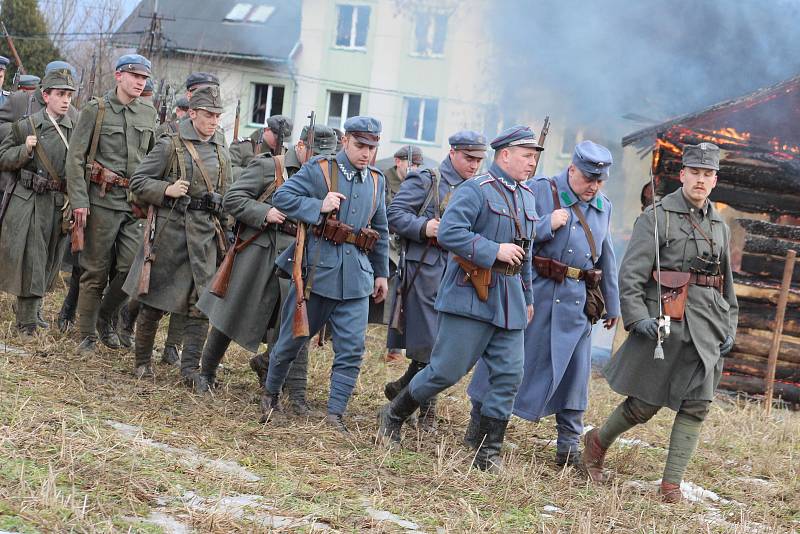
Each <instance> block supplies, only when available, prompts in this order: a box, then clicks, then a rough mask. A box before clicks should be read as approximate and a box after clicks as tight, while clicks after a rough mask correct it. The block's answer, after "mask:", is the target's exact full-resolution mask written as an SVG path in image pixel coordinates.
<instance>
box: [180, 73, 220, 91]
mask: <svg viewBox="0 0 800 534" xmlns="http://www.w3.org/2000/svg"><path fill="white" fill-rule="evenodd" d="M198 85H216V86H217V87H219V78H217V77H216V76H214V75H213V74H211V73H210V72H193V73H191V74H190V75H189V77H188V78H186V90H187V91H191V90H193V89H194V88H197V86H198Z"/></svg>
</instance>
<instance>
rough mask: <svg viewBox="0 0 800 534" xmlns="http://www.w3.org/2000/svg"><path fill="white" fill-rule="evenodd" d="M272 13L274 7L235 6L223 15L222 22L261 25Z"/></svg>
mask: <svg viewBox="0 0 800 534" xmlns="http://www.w3.org/2000/svg"><path fill="white" fill-rule="evenodd" d="M273 11H275V7H274V6H265V5H257V6H255V7H253V4H236V5H235V6H233V8H232V9H231V10H230V11H229V12H228V14H227V15H225V18H224V19H223V20H224V21H225V22H256V23H259V24H263V23H264V22H266V21H267V19H268V18H269V16H270V15H272V13H273Z"/></svg>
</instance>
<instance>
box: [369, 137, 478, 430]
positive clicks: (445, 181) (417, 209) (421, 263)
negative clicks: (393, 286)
mask: <svg viewBox="0 0 800 534" xmlns="http://www.w3.org/2000/svg"><path fill="white" fill-rule="evenodd" d="M449 142H450V153H449V154H448V155H447V157H446V158H445V159H444V161H442V164H441V165H440V166H439V168H438V169H422V170H420V171H411V172H410V173H409V174H408V176H407V177H406V178H405V179H404V180H403V182H402V184H401V185H400V189H399V191H398V192H397V194H396V195H395V196H394V200H392V203H391V204H390V205H389V208H388V209H387V210H386V217H387V219H388V220H389V229H390V230H392V231H393V232H396V233H397V234H398V235H399V236H401V237H402V238H403V241H402V242H401V246H404V247H406V251H405V272H404V273H403V280H402V281H401V282H400V284H401V287H400V293H399V294H398V293H397V292H395V293H394V294H393V301H392V317H395V316H397V318H398V322H399V324H397V325H394V324H391V325H390V328H389V333H388V336H387V340H386V345H387V346H388V347H402V348H404V349H406V357H407V358H408V359H409V360H410V361H409V362H408V368H407V369H406V372H405V373H404V374H403V375H402V376H401V377H400V378H398V379H397V380H395V381H394V382H389V383H388V384H386V386H385V387H384V388H383V392H384V394H385V395H386V398H387V399H389V400H392V399H394V398H395V397H396V396H397V394H398V393H400V391H401V390H402V389H403V388H404V387H406V386H407V385H408V383H409V382H411V379H412V378H414V376H415V375H416V374H417V373H418V372H419V371H420V370H422V369H423V368H424V367H425V366H426V365H427V364H428V362H429V361H430V356H431V350H432V349H433V345H434V342H435V341H436V331H437V312H436V310H435V309H434V303H435V302H436V294H437V292H438V291H439V285H440V284H441V282H442V276H444V270H445V267H446V266H447V251H445V250H444V249H442V248H441V246H440V245H439V243H438V241H437V240H436V238H437V236H438V235H439V221H440V220H441V217H442V214H443V213H444V210H445V207H446V206H447V204H448V202H449V201H450V198H451V195H453V194H454V193H455V191H456V188H457V187H459V186H461V184H462V183H464V181H465V180H468V179H469V178H472V177H473V176H474V175H475V173H476V172H477V171H478V169H479V168H480V166H481V162H482V161H483V158H484V157H486V138H485V137H484V136H483V135H482V134H480V133H478V132H473V131H469V130H464V131H461V132H457V133H455V134H453V135H451V136H450V138H449ZM421 156H422V154H421V152H420V159H421ZM398 301H400V302H399V303H398ZM398 305H399V306H401V308H402V313H401V310H397V309H396V308H397V306H398ZM419 412H420V417H419V427H420V428H421V429H422V430H426V431H433V430H435V429H436V396H433V397H431V398H430V399H429V400H428V401H427V402H425V403H422V404H420V408H419Z"/></svg>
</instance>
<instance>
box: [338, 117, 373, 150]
mask: <svg viewBox="0 0 800 534" xmlns="http://www.w3.org/2000/svg"><path fill="white" fill-rule="evenodd" d="M344 131H345V132H347V134H348V135H352V136H353V137H355V138H356V139H358V140H359V141H360V142H361V143H364V144H365V145H369V146H378V142H379V141H380V140H381V135H380V133H381V121H379V120H378V119H376V118H374V117H365V116H362V115H359V116H356V117H350V118H349V119H347V120H346V121H345V123H344Z"/></svg>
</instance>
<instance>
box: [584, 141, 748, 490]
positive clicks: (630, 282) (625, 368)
mask: <svg viewBox="0 0 800 534" xmlns="http://www.w3.org/2000/svg"><path fill="white" fill-rule="evenodd" d="M718 170H719V148H718V147H717V146H716V145H713V144H711V143H700V144H699V145H687V146H685V147H684V150H683V168H682V169H681V173H680V178H681V182H682V184H683V185H682V187H681V188H680V189H678V190H677V191H675V192H673V193H670V194H668V195H666V196H665V197H664V198H662V199H661V200H660V201H659V202H657V203H656V205H655V209H654V208H653V207H652V206H648V207H647V208H645V210H644V212H643V213H642V214H641V215H639V218H638V219H637V220H636V223H635V224H634V227H633V233H632V234H631V240H630V243H629V244H628V249H627V251H626V252H625V258H624V259H623V260H622V266H621V268H620V271H619V289H620V302H621V305H622V318H623V321H624V324H625V329H626V330H629V331H630V332H631V335H629V336H628V338H627V339H626V340H625V342H624V343H623V344H622V346H621V347H620V349H619V351H618V352H617V353H616V355H615V356H614V357H613V358H612V359H611V361H610V362H609V363H608V365H607V367H606V369H605V375H606V378H607V379H608V383H609V385H610V386H611V388H612V389H613V390H614V391H616V392H617V393H620V394H621V395H625V396H626V397H627V398H626V399H625V400H624V401H623V402H622V403H621V404H620V405H619V406H618V407H617V409H616V410H615V411H614V412H613V413H612V414H611V416H610V417H609V418H608V420H607V421H606V422H605V423H604V424H603V425H602V426H601V427H600V428H599V430H598V429H593V430H591V431H589V432H588V433H587V434H586V436H585V437H584V443H585V448H584V451H583V455H582V462H583V465H584V468H585V469H586V472H587V474H588V475H589V476H590V477H591V479H592V480H593V481H599V482H602V481H605V479H606V476H605V473H604V472H603V461H604V457H605V453H606V450H607V449H608V448H609V447H610V446H611V444H612V443H614V441H615V440H616V438H617V437H619V436H620V435H621V434H622V433H623V432H625V431H627V430H629V429H631V428H633V427H634V426H635V425H639V424H643V423H646V422H647V421H649V420H650V418H652V417H653V416H654V415H655V414H656V412H658V411H659V410H660V409H661V408H662V407H668V408H670V409H672V410H674V411H676V412H677V415H676V416H675V422H674V423H673V426H672V434H671V436H670V441H669V454H668V455H667V463H666V466H665V468H664V476H663V478H662V479H661V489H660V493H661V495H662V498H663V499H664V500H665V501H666V502H669V503H674V502H679V501H680V500H681V499H682V495H681V489H680V484H681V480H682V478H683V474H684V472H685V470H686V467H687V465H688V463H689V459H690V458H691V456H692V454H693V453H694V451H695V448H696V447H697V442H698V440H699V438H700V428H701V426H702V424H703V421H704V420H705V417H706V415H707V414H708V410H709V408H710V406H711V401H712V400H713V398H714V391H715V390H716V388H717V385H718V384H719V380H720V376H721V374H722V365H723V358H722V357H723V356H725V354H727V353H728V352H729V351H730V350H731V348H732V347H733V341H734V336H735V333H736V323H737V320H738V315H739V313H738V311H739V306H738V304H737V302H736V295H735V294H734V290H733V276H732V274H731V263H730V248H729V240H730V229H729V228H728V225H727V224H725V222H724V221H723V219H722V217H721V216H720V214H719V212H718V211H717V210H716V208H715V207H714V205H713V204H712V203H711V202H709V200H708V196H709V195H710V194H711V191H712V190H713V189H714V186H715V185H716V184H717V171H718ZM656 217H657V224H656V223H655V218H656ZM655 227H657V228H658V249H659V251H660V260H661V271H660V273H661V274H660V279H661V283H662V293H663V291H664V290H667V291H669V292H670V293H672V294H673V296H674V294H677V295H685V296H686V300H685V307H684V306H680V305H677V306H676V305H675V304H678V303H679V302H680V300H681V299H671V298H670V299H662V301H663V302H665V306H664V313H665V314H666V315H669V316H670V317H671V318H672V321H671V328H670V330H671V332H670V334H669V335H668V336H667V337H666V339H665V340H664V342H663V358H661V359H659V358H656V357H655V356H654V351H655V349H656V340H657V338H658V336H659V329H660V328H661V330H662V334H663V332H664V328H663V327H660V325H659V322H658V320H657V319H656V318H655V317H657V316H658V299H659V295H658V294H657V293H658V290H657V284H656V276H657V272H656V271H655V269H656V265H655V254H656V238H655V235H654V232H655Z"/></svg>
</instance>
